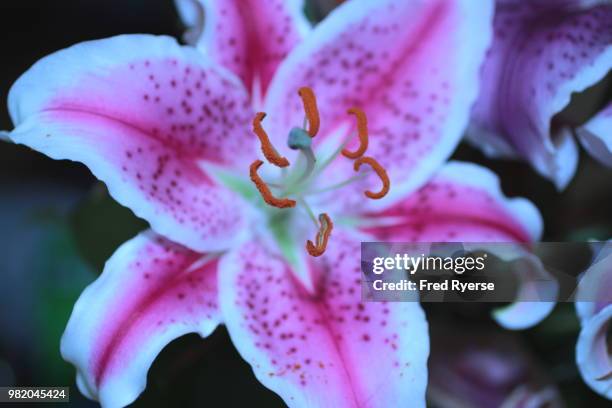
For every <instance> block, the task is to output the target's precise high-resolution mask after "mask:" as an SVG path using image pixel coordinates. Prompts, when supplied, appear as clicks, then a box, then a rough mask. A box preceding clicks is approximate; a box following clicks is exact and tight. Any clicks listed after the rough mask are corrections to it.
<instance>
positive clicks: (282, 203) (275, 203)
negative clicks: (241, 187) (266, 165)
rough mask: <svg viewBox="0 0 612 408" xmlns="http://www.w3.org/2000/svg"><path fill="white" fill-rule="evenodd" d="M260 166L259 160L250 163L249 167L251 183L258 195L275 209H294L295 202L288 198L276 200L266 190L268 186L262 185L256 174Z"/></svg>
mask: <svg viewBox="0 0 612 408" xmlns="http://www.w3.org/2000/svg"><path fill="white" fill-rule="evenodd" d="M262 164H263V162H262V161H261V160H255V161H254V162H253V163H251V166H250V167H249V175H250V177H251V181H253V183H254V184H255V187H257V190H259V193H260V194H261V196H262V198H263V199H264V201H265V202H266V203H267V204H269V205H271V206H272V207H276V208H291V207H295V205H296V201H295V200H291V199H289V198H277V197H274V195H272V192H271V191H270V189H269V188H268V185H267V184H266V183H264V181H263V180H262V179H261V177H259V174H257V170H259V168H260V167H261V165H262Z"/></svg>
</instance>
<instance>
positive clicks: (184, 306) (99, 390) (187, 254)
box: [61, 231, 220, 407]
mask: <svg viewBox="0 0 612 408" xmlns="http://www.w3.org/2000/svg"><path fill="white" fill-rule="evenodd" d="M217 260H218V259H217V258H210V257H209V258H207V257H206V256H205V255H202V254H198V253H196V252H193V251H190V250H188V249H187V248H184V247H182V246H179V245H176V244H173V243H171V242H170V241H167V240H165V239H164V238H161V237H159V236H158V235H155V234H154V233H152V232H150V231H149V232H145V233H143V234H141V235H139V236H137V237H136V238H134V239H132V240H130V241H128V242H126V243H125V244H124V245H123V246H121V247H120V248H119V249H118V250H117V252H115V254H114V255H113V256H112V257H111V258H110V259H109V261H108V262H107V264H106V266H105V268H104V272H103V273H102V275H101V276H100V277H99V278H98V279H97V280H96V281H95V282H94V283H92V284H91V285H90V286H89V287H88V288H87V289H85V291H84V292H83V294H82V295H81V297H80V298H79V300H78V301H77V303H76V305H75V307H74V310H73V312H72V316H71V317H70V321H69V322H68V327H67V328H66V331H65V333H64V336H63V337H62V345H61V350H62V356H63V357H64V359H66V360H67V361H69V362H71V363H72V364H74V365H75V366H76V367H77V369H78V376H77V384H78V385H79V389H80V390H81V392H82V393H83V394H85V395H86V396H87V397H89V398H92V399H96V400H98V401H100V403H101V404H102V405H103V406H105V407H121V406H125V405H128V404H130V403H131V402H133V401H134V400H135V399H136V398H137V397H138V395H139V394H140V393H141V392H142V391H143V390H144V388H145V385H146V379H147V371H148V369H149V367H150V366H151V363H152V362H153V360H154V359H155V357H156V356H157V354H158V353H159V352H160V351H161V350H162V349H163V348H164V346H166V344H168V343H169V342H170V341H172V340H174V339H175V338H177V337H180V336H182V335H184V334H186V333H192V332H195V333H198V334H200V335H201V336H202V337H205V336H208V335H209V334H210V333H212V331H213V330H214V329H215V328H216V327H217V325H218V324H219V322H220V314H219V310H218V308H217Z"/></svg>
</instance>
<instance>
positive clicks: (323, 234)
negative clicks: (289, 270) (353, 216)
mask: <svg viewBox="0 0 612 408" xmlns="http://www.w3.org/2000/svg"><path fill="white" fill-rule="evenodd" d="M319 223H320V226H319V231H318V232H317V237H316V239H315V241H317V243H316V245H315V244H313V243H312V241H311V240H308V241H307V242H306V251H308V253H309V254H310V255H312V256H321V255H323V253H324V252H325V249H326V248H327V242H328V241H329V236H330V235H331V232H332V230H333V229H334V223H333V222H332V220H331V218H329V215H327V214H325V213H323V214H319Z"/></svg>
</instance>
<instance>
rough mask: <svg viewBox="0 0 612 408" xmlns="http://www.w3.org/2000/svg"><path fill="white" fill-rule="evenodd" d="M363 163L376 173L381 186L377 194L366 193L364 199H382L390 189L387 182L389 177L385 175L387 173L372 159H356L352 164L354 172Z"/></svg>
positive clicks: (389, 184)
mask: <svg viewBox="0 0 612 408" xmlns="http://www.w3.org/2000/svg"><path fill="white" fill-rule="evenodd" d="M364 163H365V164H368V165H369V166H370V167H371V168H372V169H373V170H374V172H375V173H376V175H378V177H379V178H380V181H381V182H382V184H383V185H382V188H381V190H380V191H379V192H377V193H373V192H371V191H366V192H365V193H364V194H365V195H366V197H368V198H371V199H374V200H378V199H380V198H383V197H384V196H386V195H387V193H388V192H389V189H390V188H391V181H390V180H389V175H388V174H387V171H386V170H385V169H384V167H383V166H381V165H380V163H378V162H377V161H376V159H374V158H372V157H360V158H358V159H357V160H355V163H354V164H353V168H354V169H355V171H359V168H360V167H361V165H362V164H364Z"/></svg>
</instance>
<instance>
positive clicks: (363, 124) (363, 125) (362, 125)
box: [342, 108, 368, 159]
mask: <svg viewBox="0 0 612 408" xmlns="http://www.w3.org/2000/svg"><path fill="white" fill-rule="evenodd" d="M348 113H350V114H353V115H355V116H356V117H357V131H358V134H359V147H358V148H357V150H355V151H354V152H351V151H350V150H348V149H343V150H342V155H343V156H344V157H348V158H349V159H357V158H359V157H361V156H363V155H364V153H365V152H366V150H368V119H367V117H366V115H365V113H363V111H362V110H361V109H359V108H351V109H349V110H348Z"/></svg>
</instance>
